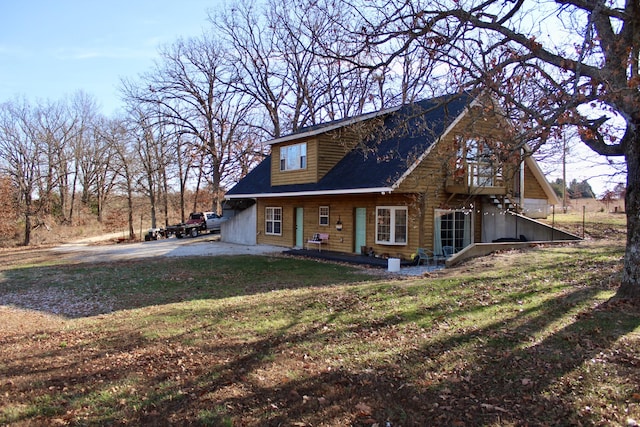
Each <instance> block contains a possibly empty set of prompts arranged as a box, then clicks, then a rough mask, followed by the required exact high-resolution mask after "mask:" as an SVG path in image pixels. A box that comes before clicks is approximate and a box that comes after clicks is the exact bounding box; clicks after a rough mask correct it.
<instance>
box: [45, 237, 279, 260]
mask: <svg viewBox="0 0 640 427" xmlns="http://www.w3.org/2000/svg"><path fill="white" fill-rule="evenodd" d="M99 240H100V239H87V240H82V241H78V242H75V243H68V244H64V245H61V246H58V247H56V248H54V249H53V250H54V251H55V252H58V253H61V254H65V255H66V256H70V257H71V258H74V259H77V260H78V261H85V262H100V261H122V260H131V259H141V258H152V257H159V256H175V257H180V256H215V255H260V254H268V253H280V252H282V251H283V250H285V248H282V247H278V246H268V245H255V246H249V245H238V244H235V243H226V242H221V241H220V236H219V235H203V236H198V237H195V238H185V239H176V238H175V237H172V238H169V239H162V240H153V241H149V242H139V243H119V244H103V243H100V242H99ZM96 243H100V244H96Z"/></svg>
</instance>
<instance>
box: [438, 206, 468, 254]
mask: <svg viewBox="0 0 640 427" xmlns="http://www.w3.org/2000/svg"><path fill="white" fill-rule="evenodd" d="M472 219H473V211H471V210H468V209H460V210H450V209H447V210H444V209H436V212H435V220H434V222H433V223H434V230H433V231H434V232H433V252H434V253H436V254H438V255H450V254H451V253H456V252H459V251H461V250H462V249H464V248H466V247H467V246H469V245H470V244H471V243H473V221H472Z"/></svg>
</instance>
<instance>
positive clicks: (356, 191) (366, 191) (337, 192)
mask: <svg viewBox="0 0 640 427" xmlns="http://www.w3.org/2000/svg"><path fill="white" fill-rule="evenodd" d="M393 190H394V189H393V187H375V188H349V189H344V190H313V191H289V192H282V193H254V194H231V195H229V194H227V195H226V196H225V197H224V198H225V199H265V198H274V197H302V196H326V195H331V196H337V195H349V194H372V193H380V194H385V193H391V192H393Z"/></svg>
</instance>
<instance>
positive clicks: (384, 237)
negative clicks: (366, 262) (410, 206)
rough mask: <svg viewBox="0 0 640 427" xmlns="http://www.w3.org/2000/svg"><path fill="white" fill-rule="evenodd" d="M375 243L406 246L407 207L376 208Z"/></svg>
mask: <svg viewBox="0 0 640 427" xmlns="http://www.w3.org/2000/svg"><path fill="white" fill-rule="evenodd" d="M376 243H379V244H383V245H405V244H407V207H406V206H378V207H377V208H376Z"/></svg>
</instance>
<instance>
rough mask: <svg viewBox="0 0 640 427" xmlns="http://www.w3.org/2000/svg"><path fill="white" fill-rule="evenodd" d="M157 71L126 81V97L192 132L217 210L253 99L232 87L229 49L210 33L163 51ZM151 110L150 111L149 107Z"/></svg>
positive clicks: (179, 128) (178, 128)
mask: <svg viewBox="0 0 640 427" xmlns="http://www.w3.org/2000/svg"><path fill="white" fill-rule="evenodd" d="M161 57H162V60H161V63H160V64H159V65H158V67H157V69H156V70H155V71H154V72H152V73H148V74H146V75H144V76H142V83H141V85H137V84H134V83H129V82H125V83H124V88H123V89H124V92H125V95H126V97H127V98H128V99H129V100H130V101H131V102H134V103H139V104H142V105H146V106H148V107H153V108H155V110H154V111H158V112H159V116H158V118H159V120H161V121H164V122H165V123H163V124H164V125H166V124H171V125H172V126H173V127H174V128H175V130H176V132H178V133H179V134H182V135H191V136H192V137H193V141H194V142H195V143H196V144H197V148H198V149H201V150H203V151H204V152H205V153H206V155H207V156H206V161H207V164H208V166H209V167H210V169H209V170H210V171H211V173H210V174H209V182H210V184H211V188H212V190H213V193H214V201H213V205H214V206H213V207H212V208H213V209H214V210H216V211H219V210H220V203H221V200H222V199H221V197H220V191H221V183H222V182H223V181H224V179H225V178H226V177H227V173H228V168H229V165H230V164H231V162H232V161H233V159H232V157H231V156H230V148H231V147H232V146H233V145H234V144H235V143H236V141H237V138H238V137H239V136H240V134H241V133H242V132H241V131H240V129H241V128H243V127H244V126H248V123H247V121H246V119H247V117H248V115H249V112H250V111H251V109H252V107H253V103H254V100H253V99H252V98H250V97H248V96H247V95H246V94H243V93H238V92H236V91H235V90H234V88H233V86H232V85H230V83H229V81H230V78H231V77H232V75H231V74H229V72H228V68H227V66H228V63H227V62H226V58H227V53H226V51H225V50H224V49H223V48H222V47H221V46H220V45H219V44H217V43H215V42H214V41H213V39H212V38H211V37H206V36H202V37H201V38H199V39H189V40H179V41H178V42H176V43H175V44H174V45H172V46H170V47H168V48H166V49H165V50H163V51H162V52H161ZM153 108H152V109H153Z"/></svg>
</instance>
